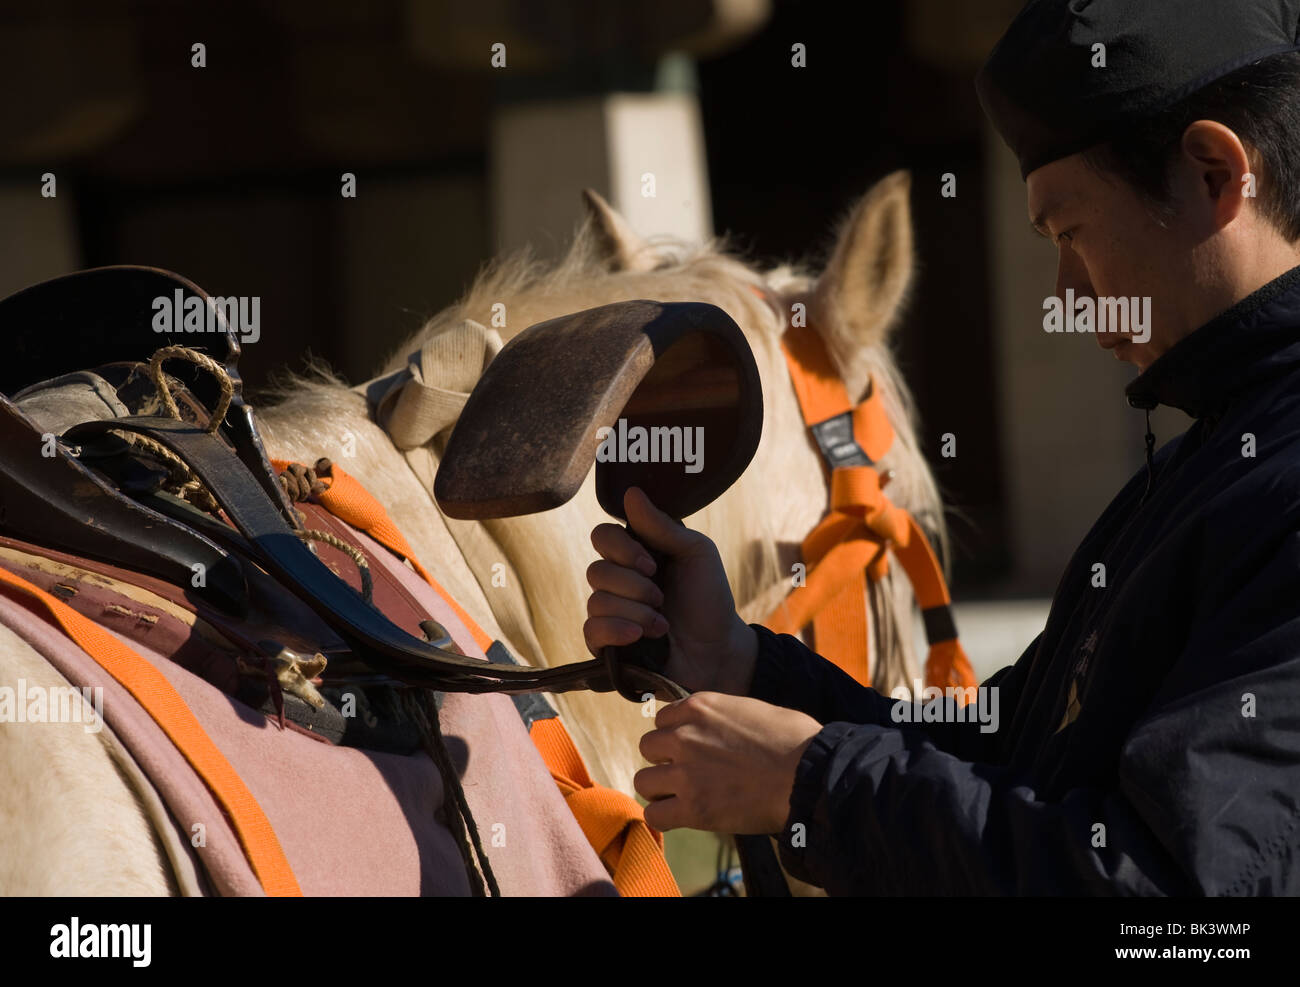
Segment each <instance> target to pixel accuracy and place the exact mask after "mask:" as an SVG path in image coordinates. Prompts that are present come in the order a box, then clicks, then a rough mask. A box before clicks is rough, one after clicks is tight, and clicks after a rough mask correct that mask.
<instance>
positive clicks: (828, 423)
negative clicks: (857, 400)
mask: <svg viewBox="0 0 1300 987" xmlns="http://www.w3.org/2000/svg"><path fill="white" fill-rule="evenodd" d="M811 430H812V434H813V438H814V439H816V440H817V446H818V448H819V449H821V452H822V458H823V459H825V460H826V465H827V466H829V467H830V468H831V469H833V470H836V469H839V468H840V467H842V466H872V465H874V464H875V460H873V459H872V458H871V457H870V456H868V455H867V454H866V452H865V451H864V450H863V448H862V446H860V445H858V440H857V439H856V438H855V437H854V435H853V412H851V411H846V412H844V413H843V414H841V415H836V416H835V417H834V418H827V419H826V420H825V421H824V422H818V423H817V424H816V425H813V426H812V427H811Z"/></svg>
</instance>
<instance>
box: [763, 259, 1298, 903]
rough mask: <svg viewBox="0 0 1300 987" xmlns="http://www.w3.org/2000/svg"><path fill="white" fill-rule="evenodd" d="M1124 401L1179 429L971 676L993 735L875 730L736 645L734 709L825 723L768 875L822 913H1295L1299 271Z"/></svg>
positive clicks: (810, 659)
mask: <svg viewBox="0 0 1300 987" xmlns="http://www.w3.org/2000/svg"><path fill="white" fill-rule="evenodd" d="M1127 393H1128V396H1129V401H1130V404H1133V405H1134V406H1136V407H1139V408H1141V407H1148V408H1149V407H1152V406H1154V404H1155V403H1157V402H1158V403H1162V404H1166V405H1170V406H1173V407H1177V408H1181V409H1183V410H1184V411H1186V412H1187V413H1188V414H1189V415H1191V416H1192V417H1193V418H1194V419H1196V421H1195V423H1194V424H1193V426H1192V427H1191V428H1190V429H1188V430H1187V432H1185V433H1184V434H1183V435H1181V436H1179V437H1178V438H1177V439H1175V440H1173V441H1171V442H1169V443H1168V444H1167V445H1165V446H1164V447H1163V448H1161V449H1160V451H1159V452H1158V453H1157V454H1156V455H1155V457H1154V460H1153V462H1152V463H1151V465H1150V467H1149V470H1150V490H1149V491H1148V490H1147V484H1148V470H1147V469H1144V470H1142V471H1140V472H1139V473H1138V474H1137V475H1135V476H1134V477H1133V478H1132V479H1131V480H1130V481H1129V482H1128V484H1127V485H1126V486H1125V487H1124V488H1123V489H1122V490H1121V491H1120V493H1119V495H1118V496H1117V497H1116V498H1115V500H1114V501H1112V502H1111V504H1110V506H1109V507H1107V508H1106V510H1105V512H1104V513H1103V514H1102V516H1101V517H1100V518H1099V519H1098V521H1097V523H1096V524H1095V525H1094V526H1093V528H1092V530H1091V531H1090V532H1089V533H1088V535H1087V537H1086V538H1085V539H1084V541H1083V544H1082V545H1080V546H1079V548H1078V550H1077V551H1076V552H1075V554H1074V557H1073V558H1072V559H1071V560H1070V563H1069V566H1068V567H1067V568H1066V570H1065V574H1064V575H1063V576H1062V578H1061V582H1060V585H1059V586H1058V587H1057V590H1056V594H1055V596H1054V598H1053V600H1052V607H1051V612H1050V613H1049V615H1048V618H1047V625H1046V627H1045V628H1044V629H1043V631H1042V633H1041V634H1039V636H1038V638H1037V639H1036V640H1035V641H1034V642H1033V643H1032V644H1031V645H1030V646H1029V648H1028V649H1027V650H1026V651H1025V653H1024V654H1023V655H1022V656H1021V657H1020V660H1019V661H1017V662H1016V664H1015V665H1012V666H1010V667H1008V668H1004V669H1002V670H1001V671H1000V672H998V673H997V674H995V675H993V676H992V677H991V678H990V679H989V680H988V681H987V682H985V683H984V687H996V688H997V689H998V690H999V706H998V711H999V719H1000V724H999V729H998V730H996V731H994V732H990V733H984V732H981V731H980V727H979V725H978V724H976V723H972V722H966V723H948V722H945V723H935V724H929V723H925V724H918V725H902V726H900V725H899V724H897V723H895V722H894V721H893V720H892V719H891V715H890V714H891V710H892V709H893V707H894V701H893V700H890V699H888V698H886V697H884V696H882V695H880V694H879V693H877V692H875V691H873V690H870V689H864V688H862V687H861V686H859V685H858V684H857V683H856V682H854V681H853V680H852V679H850V678H849V677H848V676H846V675H844V674H843V673H842V672H840V671H839V670H838V669H837V668H835V667H834V666H832V665H831V664H830V663H829V662H826V661H824V660H823V659H821V658H819V657H818V656H816V655H815V654H813V653H812V652H810V651H809V650H808V649H807V648H805V647H804V646H803V645H802V644H801V643H800V642H799V641H798V640H796V639H795V638H792V637H789V636H786V635H781V636H777V635H774V634H772V633H771V632H770V631H767V630H765V629H762V628H758V632H759V641H760V648H759V660H758V665H757V667H756V670H755V675H754V681H753V684H752V686H751V690H750V694H751V695H753V696H755V697H757V698H760V699H765V700H767V701H769V702H774V703H779V704H781V705H785V706H789V707H792V708H795V709H800V710H803V711H804V712H806V713H808V714H809V715H811V716H813V717H815V718H816V719H817V720H819V721H821V722H822V723H824V724H826V726H825V728H824V729H823V730H822V731H821V732H820V733H819V734H818V735H817V736H816V738H815V739H814V740H813V741H812V744H811V745H810V746H809V748H808V750H807V752H806V753H805V755H804V757H803V759H802V761H801V762H800V764H799V768H798V772H797V775H796V780H795V785H794V790H793V792H792V794H791V798H790V816H789V819H788V820H787V824H786V829H785V832H784V833H783V834H781V837H780V843H781V854H782V858H783V862H784V863H785V864H786V866H787V868H788V869H789V870H790V871H791V873H793V874H795V875H797V876H799V877H800V878H802V879H804V880H807V881H810V882H812V883H814V884H817V885H820V886H822V887H824V888H826V890H827V891H828V892H830V893H832V894H873V893H886V894H891V893H892V894H899V893H901V894H963V893H965V894H1144V895H1145V894H1176V895H1188V894H1194V895H1199V894H1211V895H1252V894H1290V895H1295V894H1300V268H1296V269H1294V270H1292V271H1290V272H1288V273H1287V274H1285V275H1283V276H1282V277H1281V278H1278V279H1277V280H1276V281H1273V282H1272V283H1270V284H1268V285H1266V286H1265V287H1263V288H1261V289H1260V290H1259V291H1258V292H1256V293H1255V294H1253V295H1251V296H1250V297H1248V298H1246V299H1244V300H1243V301H1241V302H1240V303H1238V304H1237V305H1235V306H1234V307H1233V308H1232V309H1230V310H1229V311H1227V312H1225V313H1223V314H1222V315H1221V316H1219V317H1217V318H1215V319H1214V320H1213V321H1211V322H1209V323H1207V324H1206V325H1205V326H1202V327H1201V328H1200V329H1198V330H1196V331H1195V332H1194V333H1192V334H1190V335H1189V336H1187V337H1185V338H1184V339H1182V340H1181V341H1179V342H1178V343H1177V344H1176V345H1175V346H1173V347H1172V348H1170V349H1169V350H1168V351H1167V352H1166V353H1165V354H1164V355H1163V356H1161V357H1160V358H1159V359H1158V360H1156V361H1155V362H1154V363H1152V364H1151V365H1150V366H1149V367H1148V368H1147V370H1146V371H1145V372H1144V373H1142V374H1141V375H1140V376H1139V377H1137V379H1136V380H1134V381H1133V383H1131V384H1130V385H1129V386H1128V388H1127ZM1251 453H1253V455H1252V454H1251ZM1097 563H1101V564H1103V565H1104V566H1105V586H1104V588H1102V587H1097V586H1094V582H1095V581H1096V579H1095V571H1096V570H1094V565H1095V564H1097ZM1072 690H1073V693H1074V697H1075V698H1076V699H1077V700H1078V702H1077V706H1076V709H1075V712H1074V713H1072V714H1071V715H1069V716H1067V708H1068V707H1069V706H1070V705H1071V692H1072Z"/></svg>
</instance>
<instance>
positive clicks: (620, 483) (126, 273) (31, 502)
mask: <svg viewBox="0 0 1300 987" xmlns="http://www.w3.org/2000/svg"><path fill="white" fill-rule="evenodd" d="M173 299H175V300H177V302H180V301H184V302H185V303H189V301H190V300H191V299H198V305H199V306H200V307H201V308H202V309H203V310H205V311H206V310H209V309H210V310H211V311H212V313H213V316H212V318H211V319H210V320H209V319H204V320H202V321H203V322H204V324H205V326H206V325H212V326H214V327H215V329H214V331H210V332H207V331H205V332H203V333H202V334H201V335H198V334H195V333H191V332H183V331H178V329H177V327H176V326H175V325H174V324H173V325H171V326H168V325H166V324H164V323H161V322H160V323H158V324H155V320H154V316H155V315H156V314H157V313H158V311H159V309H160V307H161V306H162V305H166V304H167V303H168V302H170V301H171V300H173ZM0 339H3V340H4V342H5V344H6V345H7V347H8V349H9V351H8V357H9V359H8V360H7V361H5V362H3V364H0V535H3V536H7V537H10V538H13V539H20V540H23V541H25V542H29V543H32V544H35V545H43V546H48V547H51V548H53V549H57V550H60V551H63V552H66V553H68V554H70V555H73V556H76V557H80V558H86V559H92V560H99V561H100V562H104V563H109V564H113V565H116V566H118V567H121V568H124V569H127V570H133V571H136V572H139V573H143V574H145V575H147V576H150V577H156V578H159V579H161V580H163V581H164V582H167V583H170V584H172V585H174V586H179V587H186V590H185V592H187V593H188V592H194V593H197V594H199V595H201V596H202V597H204V602H205V603H207V604H209V605H211V606H214V607H217V608H219V609H221V610H222V611H224V612H225V613H228V614H231V615H233V616H236V617H237V616H239V615H240V614H242V613H243V612H244V611H245V610H246V609H247V608H248V606H249V602H250V590H249V585H250V582H253V583H257V582H259V581H262V580H264V578H265V577H266V576H267V575H269V576H270V577H271V578H272V579H274V580H275V581H276V582H277V583H279V584H280V586H282V587H284V588H286V589H288V590H289V591H290V592H292V593H293V594H294V596H296V597H297V598H298V599H299V600H301V601H302V602H303V603H305V604H306V605H307V606H308V607H309V608H310V609H311V610H312V611H313V612H314V613H315V614H316V615H317V617H319V618H320V620H321V621H323V622H324V623H325V624H326V625H328V627H329V628H330V629H331V630H332V631H334V632H335V633H336V634H337V635H338V636H339V638H341V639H342V641H343V642H345V643H346V645H347V647H348V648H349V649H350V651H351V653H352V656H353V657H354V658H355V659H357V660H358V661H360V662H361V663H362V664H364V665H365V666H368V667H370V668H373V669H374V670H376V671H377V672H379V673H381V674H382V675H384V676H388V677H391V678H393V679H396V680H398V681H401V682H404V683H406V684H407V685H411V686H417V687H423V688H428V689H432V690H435V691H439V692H445V691H460V692H504V693H508V694H513V695H522V694H527V693H535V692H566V691H571V690H576V689H588V690H592V691H597V692H609V691H614V690H617V691H619V692H621V693H622V694H624V695H629V696H636V697H639V696H640V695H644V694H645V693H647V692H649V693H654V694H656V695H658V696H659V697H661V698H666V699H676V698H681V697H683V696H684V695H686V692H685V691H684V690H683V689H681V687H680V686H678V685H676V684H675V683H673V682H672V681H670V680H669V679H667V678H665V677H664V676H663V675H661V674H659V673H658V671H656V670H654V669H655V668H656V667H657V662H650V661H647V662H646V663H645V664H640V663H638V658H637V656H636V655H635V654H634V653H623V654H622V656H620V655H619V653H618V649H607V652H606V655H605V656H603V657H602V658H598V659H594V660H591V661H583V662H574V663H570V664H567V665H560V666H556V667H552V668H530V667H526V666H518V665H512V664H507V663H499V662H482V661H478V660H476V659H473V658H469V657H466V656H465V655H463V654H460V653H458V652H457V651H453V650H449V649H448V648H444V647H440V646H438V644H434V643H432V642H431V641H426V640H420V639H419V638H416V637H414V636H413V635H412V634H410V633H408V632H406V631H405V630H402V629H401V628H400V627H398V626H397V625H396V624H394V623H393V622H392V621H391V620H389V619H388V618H387V617H386V616H384V615H383V614H382V613H380V612H379V611H378V610H376V609H374V608H373V607H372V606H371V605H370V604H368V603H367V602H366V601H365V600H364V599H363V598H362V597H361V596H360V595H359V594H358V593H357V592H356V591H355V590H354V589H353V588H352V587H351V586H349V585H348V584H347V583H346V582H344V581H343V580H342V579H340V578H339V577H338V576H337V575H336V574H335V573H334V572H332V571H331V570H330V569H329V568H328V567H327V566H326V565H325V564H324V563H323V562H322V561H321V560H320V559H319V558H318V557H317V556H316V555H315V554H314V553H313V552H312V551H311V550H310V549H309V548H307V547H306V545H305V544H304V543H303V541H302V540H301V539H300V538H299V537H298V534H297V531H296V530H295V526H296V524H297V518H296V515H295V512H294V508H293V506H292V504H290V503H289V500H288V498H287V497H286V496H285V494H284V492H283V490H282V489H281V487H280V485H279V482H278V480H277V477H276V476H275V474H274V472H273V471H272V468H271V466H270V463H269V462H268V459H267V456H266V453H265V450H264V449H263V446H262V442H261V439H260V437H259V436H258V432H257V427H256V425H255V423H254V418H253V411H252V409H251V408H250V407H249V406H248V404H247V403H245V401H244V399H243V395H242V388H241V381H240V377H239V373H238V366H237V364H238V358H239V352H240V345H239V339H238V337H237V336H236V335H235V333H234V331H233V330H232V328H231V327H230V326H229V325H227V324H226V323H225V321H224V318H223V316H222V315H221V312H220V308H219V306H217V305H215V304H214V303H213V300H212V299H211V298H210V297H209V296H208V295H207V293H206V292H204V291H203V290H202V289H201V288H199V287H198V286H197V285H195V284H194V283H193V282H190V281H188V280H187V279H185V278H183V277H180V276H179V275H176V274H173V273H171V272H168V271H164V270H160V269H157V268H149V267H132V266H117V267H106V268H98V269H94V270H89V271H82V272H79V273H76V274H71V275H68V276H66V277H61V278H56V279H54V280H52V281H47V282H44V283H42V284H38V285H35V286H33V287H30V288H27V289H25V290H23V291H20V292H18V293H17V294H15V295H12V296H10V297H8V298H6V299H4V300H3V301H0ZM557 342H559V343H564V344H566V345H567V346H569V347H570V348H572V347H585V350H582V349H580V350H578V351H577V352H578V353H579V354H580V355H585V357H586V363H585V365H584V366H583V367H582V368H575V366H574V365H573V362H572V356H571V357H570V361H569V363H568V364H567V365H565V366H556V365H555V364H554V363H553V362H548V361H553V360H554V356H553V354H554V352H556V349H555V344H556V343H557ZM173 345H181V346H186V347H189V348H191V349H197V350H200V351H202V352H204V353H206V354H207V355H208V356H210V357H211V358H212V359H213V360H215V361H216V363H217V364H218V365H219V366H220V367H221V369H222V371H223V372H224V376H225V378H226V380H227V381H228V386H229V387H230V389H231V393H230V394H229V402H228V404H227V405H226V406H225V411H224V414H223V416H222V418H221V421H220V422H219V423H217V425H216V427H215V428H213V429H210V428H209V427H210V426H211V420H210V417H209V416H210V415H211V414H212V409H216V408H218V407H220V406H221V398H222V394H221V388H220V386H219V385H218V383H217V382H216V381H215V380H214V379H213V377H212V376H211V375H210V374H209V373H208V372H207V371H205V370H203V369H200V368H198V367H195V366H191V365H189V364H187V363H184V362H180V361H177V362H176V363H175V365H174V366H170V365H169V368H168V370H167V376H168V378H169V380H170V381H171V384H172V388H171V389H172V390H174V391H175V393H176V396H177V400H176V404H177V407H178V409H179V417H178V418H171V417H162V416H160V415H158V414H156V413H154V412H156V408H155V407H154V406H153V399H154V394H153V391H154V390H156V388H151V386H150V381H148V380H147V379H146V374H145V367H146V365H147V364H148V362H149V361H150V360H151V358H152V356H153V354H154V353H155V352H156V351H157V350H158V349H159V348H160V347H163V346H173ZM570 352H571V353H572V352H573V350H572V349H571V350H570ZM547 385H549V386H547ZM542 397H545V398H546V399H547V400H546V402H545V403H544V404H540V403H538V402H539V400H540V399H541V398H542ZM521 402H522V404H521ZM529 402H532V404H531V405H529ZM526 406H532V407H545V408H546V409H547V410H546V412H545V413H544V414H538V415H530V414H528V413H527V410H528V407H526ZM521 412H522V413H521ZM683 414H684V417H682V415H683ZM665 415H668V416H669V418H671V417H672V416H673V415H677V416H678V420H674V421H673V422H670V426H671V427H680V428H681V429H683V430H689V429H691V428H694V427H697V426H698V427H703V426H704V425H705V424H707V425H708V427H709V432H710V434H712V435H713V436H714V438H715V439H717V438H718V437H722V439H723V441H722V442H720V443H718V444H717V445H716V446H715V447H714V455H715V459H714V460H713V465H712V468H711V469H710V470H709V471H708V472H707V474H706V475H705V476H703V477H699V476H692V475H691V471H690V470H684V469H683V468H682V466H683V464H682V463H680V462H676V463H672V464H671V465H666V466H663V464H661V466H663V468H657V469H649V468H647V466H646V465H645V463H644V462H638V461H637V457H635V456H633V457H630V459H629V457H627V456H623V455H618V456H611V457H608V458H607V459H606V460H604V461H602V462H601V464H600V466H599V467H598V468H597V471H596V472H597V492H598V496H599V499H600V502H601V504H602V506H604V508H605V509H606V510H607V511H608V512H610V513H612V514H614V515H616V516H621V512H622V491H623V490H624V489H626V487H627V486H629V485H630V484H631V483H633V482H637V483H639V484H640V485H642V486H643V487H645V488H646V489H647V492H649V493H650V494H651V496H652V498H653V499H655V500H656V501H658V502H659V503H660V504H661V505H663V506H666V507H668V508H669V510H670V512H671V513H673V514H675V516H678V517H681V516H685V515H687V514H689V513H692V512H693V511H694V510H698V509H699V508H700V507H703V506H704V505H705V504H707V503H708V502H709V501H711V500H712V499H713V498H714V497H716V496H717V495H718V494H720V493H721V492H722V491H723V490H725V489H726V487H727V486H729V485H730V483H731V482H732V481H733V480H734V479H735V478H736V477H738V476H739V475H740V473H741V472H742V471H743V470H744V468H745V467H746V466H747V465H748V463H749V461H750V458H751V457H752V455H753V452H754V449H755V448H756V446H757V443H758V435H759V431H760V430H761V422H762V398H761V391H760V389H759V385H758V374H757V369H756V367H755V366H754V361H753V356H752V354H751V353H750V352H749V350H748V346H747V344H746V343H745V341H744V339H743V336H742V335H741V333H740V331H739V329H738V328H737V327H736V326H735V324H734V323H733V322H732V321H731V320H730V318H729V317H728V316H727V315H726V314H725V313H723V312H722V311H721V310H720V309H717V308H716V307H714V306H711V305H704V304H694V303H676V304H662V303H657V302H646V301H639V302H628V303H621V304H618V305H611V306H604V307H602V308H600V309H593V310H589V311H587V312H581V313H576V314H575V315H573V316H567V317H564V318H561V319H557V320H552V321H551V322H549V323H543V324H540V325H539V326H534V327H532V328H531V329H530V330H526V331H525V332H524V333H523V334H521V335H520V336H519V337H516V339H515V340H512V342H511V344H510V345H508V346H507V347H506V348H505V349H503V350H502V352H501V353H500V354H499V355H498V357H497V358H496V361H494V363H493V364H490V365H489V367H488V372H487V373H485V375H484V379H483V380H482V381H480V383H479V385H478V386H477V387H476V388H475V392H474V394H473V395H471V400H470V402H469V403H468V404H467V406H466V409H465V411H464V413H463V414H462V417H461V420H460V422H459V423H458V424H457V426H456V428H455V429H453V432H452V439H451V442H450V444H449V447H448V455H446V456H444V459H443V465H442V469H441V471H440V473H439V476H438V479H437V486H438V498H439V500H440V502H442V503H443V505H444V507H445V508H450V509H449V510H448V513H451V514H453V515H458V516H462V517H489V516H502V515H504V514H511V513H525V512H527V511H531V510H544V509H546V508H547V507H551V506H555V505H557V504H559V503H563V502H564V501H565V500H567V499H568V498H569V497H571V496H572V495H573V493H574V492H575V491H576V489H577V487H578V485H579V484H580V483H581V482H582V480H583V478H584V477H585V475H586V473H587V472H588V471H589V470H590V469H591V466H592V462H593V460H596V459H600V458H601V457H600V456H599V454H598V452H597V445H596V443H595V442H594V439H595V436H596V431H597V430H598V429H600V428H603V429H606V430H612V429H614V428H616V427H617V428H637V427H641V428H645V427H646V425H647V424H648V423H649V422H650V421H651V420H658V421H661V422H662V421H665V418H664V416H665ZM629 423H630V424H629ZM122 433H127V434H129V435H138V436H142V437H144V438H145V439H146V440H148V441H149V442H150V443H152V444H154V446H155V447H157V446H161V447H162V448H164V449H166V450H168V451H169V452H170V454H171V455H172V456H174V457H175V458H176V459H179V460H180V461H181V462H182V463H184V464H185V466H186V467H187V468H188V470H189V471H190V473H191V474H192V475H193V476H195V477H197V479H198V480H199V481H201V483H202V485H203V486H204V487H205V488H206V489H207V491H208V492H209V493H210V495H211V497H212V498H213V500H214V501H215V506H216V507H218V508H219V509H220V512H221V514H223V515H224V517H225V519H227V520H228V521H229V523H226V522H225V521H223V520H221V519H220V518H219V517H218V516H217V515H216V514H215V513H214V512H212V511H208V512H205V511H201V510H199V509H197V508H195V507H193V506H192V505H191V504H189V503H187V502H185V501H184V500H181V499H179V498H177V497H174V496H171V495H169V494H167V493H166V492H165V491H163V490H162V489H161V482H160V481H161V476H160V475H159V474H158V472H157V467H156V463H155V465H154V467H153V468H150V467H149V466H148V465H147V464H145V463H143V462H142V461H141V459H140V457H138V456H134V455H132V452H131V446H130V445H129V443H126V442H124V441H123V440H122V438H121V435H122ZM683 434H684V433H683ZM619 441H620V442H622V438H620V439H619ZM718 447H720V448H721V449H722V453H721V455H720V456H718V455H717V451H716V450H717V448H718ZM457 449H460V450H464V451H463V452H460V453H458V452H457V451H456V450H457ZM507 450H508V451H507ZM622 451H624V450H622V447H620V452H622ZM530 457H531V458H530ZM521 462H531V463H532V466H531V468H529V469H527V470H525V471H524V472H523V473H522V474H519V473H518V472H517V469H515V468H517V467H518V465H519V463H521ZM458 463H459V464H460V465H459V466H457V464H458ZM196 571H202V572H204V573H205V579H204V580H202V581H201V585H196V584H195V583H194V581H193V580H192V578H191V577H192V575H193V573H194V572H196ZM250 576H255V577H256V578H253V579H250ZM439 643H442V644H447V645H449V647H454V645H452V644H451V642H447V641H443V642H439ZM647 666H648V667H647ZM738 843H739V845H740V847H741V853H742V860H743V862H744V865H745V869H746V872H747V875H749V876H750V877H751V878H755V879H756V880H755V881H754V886H753V887H752V889H751V892H757V893H759V894H783V893H785V894H788V891H787V890H786V888H785V885H784V882H783V881H782V880H781V878H780V873H779V870H777V869H776V865H775V857H774V855H773V854H772V851H771V847H770V845H769V844H767V842H766V840H765V839H764V838H760V837H742V838H740V839H739V840H738Z"/></svg>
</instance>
